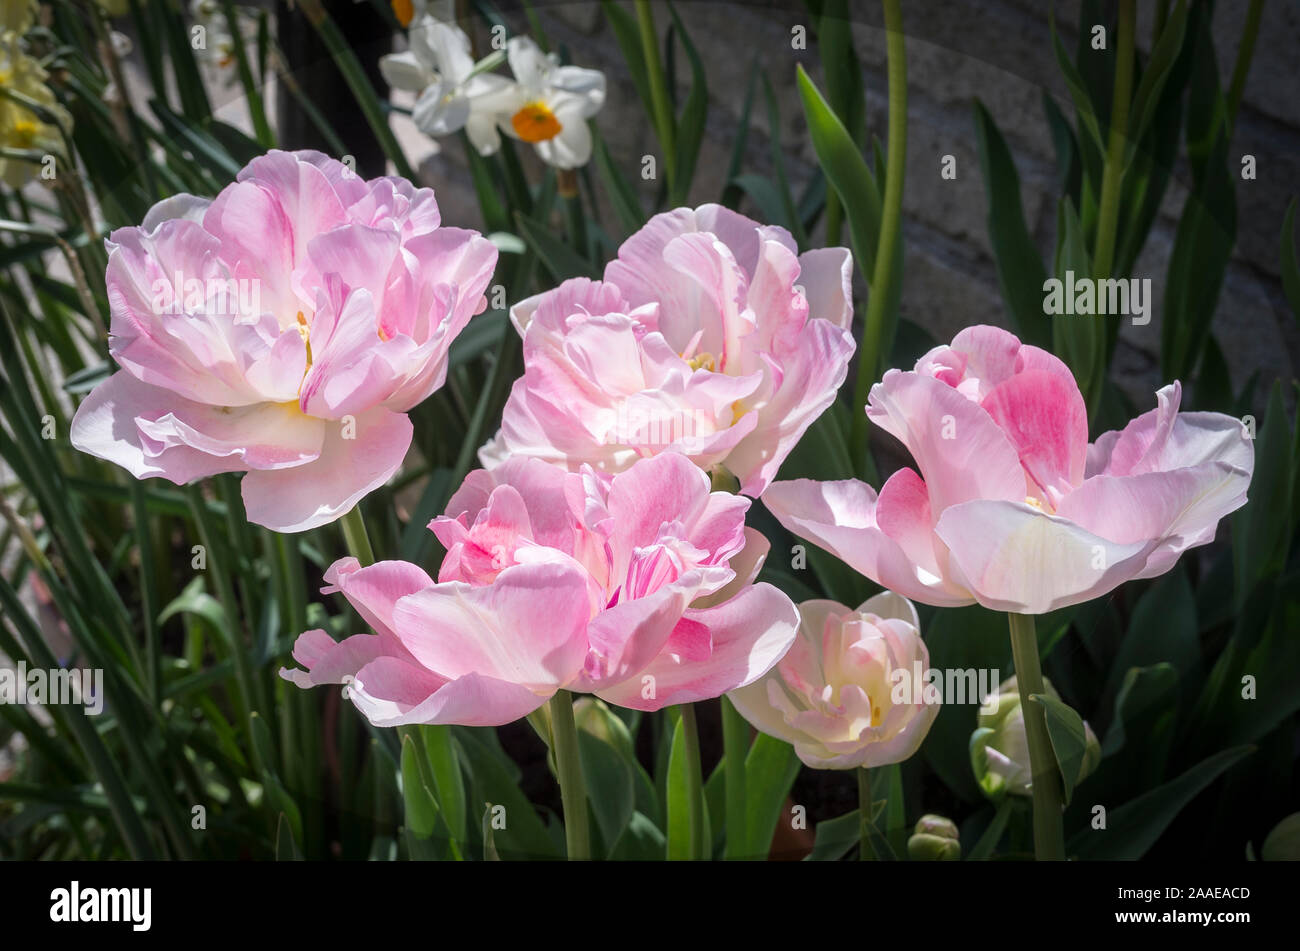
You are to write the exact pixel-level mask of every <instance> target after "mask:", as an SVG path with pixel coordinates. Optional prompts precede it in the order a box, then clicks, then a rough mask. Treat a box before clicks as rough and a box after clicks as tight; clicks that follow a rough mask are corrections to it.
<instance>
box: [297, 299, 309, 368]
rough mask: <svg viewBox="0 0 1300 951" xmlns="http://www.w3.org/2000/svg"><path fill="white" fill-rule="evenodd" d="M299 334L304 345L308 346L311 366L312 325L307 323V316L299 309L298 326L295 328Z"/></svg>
mask: <svg viewBox="0 0 1300 951" xmlns="http://www.w3.org/2000/svg"><path fill="white" fill-rule="evenodd" d="M295 329H296V330H297V331H298V336H299V337H302V342H303V345H304V346H306V348H307V366H308V367H310V366H311V327H309V326H308V325H307V318H306V317H304V316H303V313H302V311H298V326H297V327H296V328H295Z"/></svg>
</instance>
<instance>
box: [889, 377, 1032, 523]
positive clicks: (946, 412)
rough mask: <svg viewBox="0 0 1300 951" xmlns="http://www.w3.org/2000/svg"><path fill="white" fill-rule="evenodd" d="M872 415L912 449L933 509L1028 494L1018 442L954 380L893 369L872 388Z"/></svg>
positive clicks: (937, 510)
mask: <svg viewBox="0 0 1300 951" xmlns="http://www.w3.org/2000/svg"><path fill="white" fill-rule="evenodd" d="M867 416H868V418H870V419H871V421H872V422H873V423H875V424H876V425H877V426H879V427H880V428H881V429H883V430H885V432H887V433H889V434H890V435H892V436H894V437H895V438H896V439H898V440H899V441H900V442H901V443H902V444H903V445H904V446H906V447H907V449H908V451H910V452H911V454H912V458H913V459H915V460H916V464H917V468H918V469H919V470H920V472H921V477H922V478H923V479H924V480H925V484H926V486H927V488H928V489H929V492H930V507H931V509H932V510H933V511H935V512H941V511H943V510H944V509H945V508H947V507H948V506H950V505H956V504H957V503H959V502H965V501H968V500H970V499H1008V500H1014V501H1017V502H1019V501H1021V500H1023V499H1024V497H1025V495H1026V491H1025V473H1024V470H1023V469H1022V468H1021V465H1020V457H1019V454H1018V453H1017V451H1016V448H1015V446H1014V445H1013V444H1012V443H1011V441H1010V440H1009V439H1008V438H1007V435H1006V434H1005V433H1004V432H1003V431H1002V430H1001V429H1000V428H999V427H998V425H997V424H996V423H995V422H994V421H993V419H992V417H990V416H989V414H988V413H987V412H985V411H984V410H983V409H982V408H981V407H980V406H978V405H977V404H975V403H973V402H971V401H970V400H969V399H967V398H965V397H964V396H962V394H961V393H959V392H958V391H957V390H955V389H953V388H952V387H951V386H948V385H946V384H945V383H942V382H941V381H939V380H937V379H934V378H933V377H929V376H922V375H920V374H918V373H911V372H908V373H904V372H901V371H898V370H890V371H888V372H887V373H886V374H885V376H884V379H883V380H882V381H881V382H880V383H877V384H875V385H874V386H873V387H872V388H871V395H870V400H869V403H868V405H867Z"/></svg>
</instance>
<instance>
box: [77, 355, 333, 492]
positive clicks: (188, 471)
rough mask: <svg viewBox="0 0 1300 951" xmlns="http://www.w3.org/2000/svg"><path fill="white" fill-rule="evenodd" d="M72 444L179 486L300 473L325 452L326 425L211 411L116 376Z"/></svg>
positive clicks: (287, 410) (248, 411) (273, 412)
mask: <svg viewBox="0 0 1300 951" xmlns="http://www.w3.org/2000/svg"><path fill="white" fill-rule="evenodd" d="M71 440H72V444H73V445H74V446H75V447H77V448H78V449H80V450H81V451H82V452H88V453H90V454H92V455H96V456H99V457H100V458H103V459H107V460H109V461H110V462H114V463H116V464H117V465H120V466H122V467H123V468H125V469H127V470H128V471H129V472H131V474H132V475H134V476H135V477H136V478H138V479H144V478H150V477H153V476H162V477H163V478H166V479H169V480H171V481H172V482H175V483H177V484H178V485H180V484H184V483H186V482H191V481H193V480H195V479H198V478H202V477H204V476H210V475H215V474H217V473H220V472H237V471H240V470H242V469H247V468H250V467H258V468H265V469H279V468H284V467H287V466H299V465H301V464H303V463H304V462H309V461H311V460H313V459H315V458H316V457H317V456H318V455H319V454H320V453H321V451H322V445H323V440H324V426H323V424H322V423H321V421H320V420H314V419H311V418H309V417H306V416H303V415H301V414H300V413H298V412H297V411H296V409H295V408H294V407H292V406H289V407H285V406H280V405H276V404H271V403H264V404H259V405H255V406H240V407H234V408H228V407H218V406H211V405H208V404H205V403H196V402H194V401H192V400H187V399H183V398H181V397H179V396H177V395H176V394H174V393H172V392H170V391H168V390H164V389H160V388H158V387H154V386H149V385H148V384H147V383H141V382H140V381H139V380H137V379H135V377H133V376H131V375H130V374H129V373H125V372H120V373H115V374H113V376H112V377H110V378H109V379H108V380H106V381H104V382H103V383H102V384H100V385H99V386H97V387H95V389H94V390H92V391H91V392H90V393H89V394H88V395H87V396H86V398H85V399H84V400H83V401H82V403H81V406H79V407H78V409H77V413H76V415H75V416H74V417H73V420H72V431H71Z"/></svg>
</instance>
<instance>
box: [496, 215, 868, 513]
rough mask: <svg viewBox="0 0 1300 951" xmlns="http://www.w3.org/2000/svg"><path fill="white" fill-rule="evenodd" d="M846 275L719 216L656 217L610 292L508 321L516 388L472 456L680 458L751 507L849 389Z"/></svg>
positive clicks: (595, 288)
mask: <svg viewBox="0 0 1300 951" xmlns="http://www.w3.org/2000/svg"><path fill="white" fill-rule="evenodd" d="M852 268H853V265H852V260H851V258H850V256H849V252H848V251H847V250H845V249H844V248H826V249H822V250H817V251H808V252H805V253H804V254H802V255H799V254H797V253H796V250H795V245H794V242H793V240H791V238H790V235H789V234H788V233H786V232H785V231H784V230H783V229H781V228H776V227H765V226H760V225H758V224H757V223H755V222H753V221H750V220H749V219H748V218H745V217H743V216H742V215H738V214H736V213H735V212H733V211H728V210H727V209H726V208H722V207H720V206H718V205H704V206H703V207H701V208H698V209H694V210H692V209H689V208H679V209H677V210H675V211H671V212H667V213H665V214H661V215H656V216H655V217H654V218H652V219H651V220H650V221H649V223H647V224H646V226H645V227H644V228H642V229H641V230H640V231H638V232H637V233H636V234H634V235H633V236H632V237H631V238H629V239H628V240H627V241H626V242H625V243H624V244H623V246H622V247H621V248H620V249H619V253H618V258H617V260H615V261H612V262H611V263H610V264H609V266H608V267H606V268H605V277H604V280H603V281H591V280H587V279H586V278H575V279H573V280H569V281H565V282H564V283H563V284H561V285H560V286H559V287H558V288H556V289H554V290H552V291H548V292H546V293H544V294H540V295H538V296H536V297H531V298H529V299H527V300H524V301H521V302H520V303H518V304H516V305H515V306H514V307H513V308H512V309H511V314H510V315H511V319H512V320H513V321H514V324H515V326H516V328H518V330H519V332H520V334H522V335H523V341H524V375H523V376H522V377H521V378H520V379H519V380H517V381H516V382H515V385H514V389H513V391H512V392H511V394H510V400H509V402H508V403H507V404H506V408H505V413H504V418H503V420H502V426H501V431H500V433H499V434H498V435H497V437H496V439H495V440H494V441H493V442H491V443H489V444H488V445H487V446H486V447H484V449H483V450H482V451H481V452H480V459H481V460H482V462H483V464H484V465H485V466H487V467H489V468H491V467H492V466H493V465H496V464H499V463H500V462H501V461H502V460H504V459H506V458H510V457H513V456H518V455H527V456H533V457H535V458H539V459H544V460H546V461H547V462H551V463H556V464H559V465H563V466H565V467H566V468H568V469H570V470H574V471H576V470H577V469H579V468H580V467H581V466H583V465H591V466H593V467H594V468H596V469H599V470H601V471H605V472H619V471H622V470H623V469H626V468H627V467H628V466H630V465H631V464H632V463H633V462H634V461H635V460H637V459H639V458H642V457H644V456H649V455H654V454H657V453H661V452H680V453H683V454H684V455H687V456H689V457H690V458H691V459H692V460H693V461H694V462H695V463H697V464H698V465H700V466H702V467H704V468H710V467H713V466H716V465H722V466H725V467H726V468H727V469H728V470H729V471H730V472H731V473H732V474H733V475H734V476H735V477H736V478H737V479H738V480H739V481H740V487H741V491H742V492H744V493H745V494H747V495H751V496H757V495H758V494H759V493H760V492H762V490H763V488H764V487H766V485H767V484H768V482H769V481H770V480H771V479H772V478H773V476H775V474H776V471H777V469H778V468H779V467H780V465H781V462H782V461H783V460H784V459H785V457H786V456H787V455H788V454H789V453H790V450H791V449H793V448H794V445H795V443H796V442H798V441H799V437H800V436H802V435H803V433H804V431H805V430H806V429H807V428H808V426H809V425H810V424H811V423H812V422H813V420H815V419H816V418H817V417H818V415H820V414H821V412H822V411H823V410H825V409H826V407H828V406H829V405H830V404H831V401H832V400H833V399H834V397H835V392H836V390H838V389H839V386H840V384H841V383H842V382H843V381H844V377H845V374H846V372H847V369H848V363H849V358H850V357H851V356H852V353H853V346H854V345H853V338H852V336H851V335H850V333H849V324H850V322H851V320H852V317H853V302H852V294H851V287H850V283H851V278H852Z"/></svg>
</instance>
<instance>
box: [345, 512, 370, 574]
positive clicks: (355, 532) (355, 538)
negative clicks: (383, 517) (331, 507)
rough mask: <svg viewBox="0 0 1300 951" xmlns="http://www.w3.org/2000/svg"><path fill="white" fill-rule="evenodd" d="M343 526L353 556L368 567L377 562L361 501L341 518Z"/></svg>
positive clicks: (363, 566)
mask: <svg viewBox="0 0 1300 951" xmlns="http://www.w3.org/2000/svg"><path fill="white" fill-rule="evenodd" d="M339 523H340V524H341V525H342V526H343V540H344V542H346V543H347V546H348V551H349V552H350V553H351V554H352V557H353V558H355V559H356V560H357V561H359V562H361V567H362V568H366V567H368V566H370V565H373V564H374V563H375V550H374V549H373V548H371V547H370V533H369V532H367V531H366V520H365V518H363V517H362V515H361V503H360V502H358V503H357V504H356V505H354V506H352V508H350V509H349V510H348V513H347V514H346V515H344V516H343V517H342V518H341V519H339Z"/></svg>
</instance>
